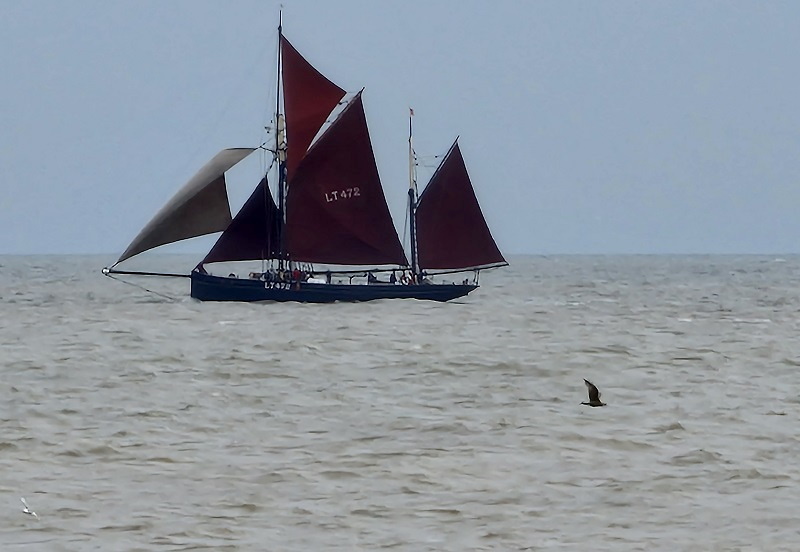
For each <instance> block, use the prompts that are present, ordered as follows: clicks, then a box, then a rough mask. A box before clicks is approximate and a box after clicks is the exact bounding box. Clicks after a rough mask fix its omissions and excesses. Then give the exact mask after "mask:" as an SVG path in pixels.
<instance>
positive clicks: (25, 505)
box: [20, 497, 39, 519]
mask: <svg viewBox="0 0 800 552" xmlns="http://www.w3.org/2000/svg"><path fill="white" fill-rule="evenodd" d="M20 500H21V501H22V506H23V508H22V513H23V514H28V515H29V516H33V517H35V518H36V519H39V516H37V515H36V512H34V511H33V510H31V509H30V508H29V507H28V503H27V502H25V499H24V498H22V497H20Z"/></svg>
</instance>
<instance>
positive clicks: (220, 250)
mask: <svg viewBox="0 0 800 552" xmlns="http://www.w3.org/2000/svg"><path fill="white" fill-rule="evenodd" d="M280 224H281V218H280V213H278V208H277V207H276V206H275V201H274V200H273V199H272V194H271V193H270V191H269V188H268V187H267V179H266V178H264V179H262V180H261V182H260V183H259V184H258V186H256V189H255V191H253V193H252V194H251V195H250V198H249V199H248V200H247V201H246V202H245V204H244V205H243V206H242V209H241V210H240V211H239V212H238V213H237V214H236V216H235V217H234V218H233V220H232V221H231V223H230V224H229V225H228V228H226V229H225V231H224V232H223V233H222V235H221V236H220V237H219V239H218V240H217V243H215V244H214V247H212V248H211V251H209V252H208V255H206V258H205V259H203V262H202V263H200V264H205V263H219V262H223V261H252V260H259V259H274V258H277V257H278V255H279V254H280Z"/></svg>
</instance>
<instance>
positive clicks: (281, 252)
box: [103, 24, 508, 303]
mask: <svg viewBox="0 0 800 552" xmlns="http://www.w3.org/2000/svg"><path fill="white" fill-rule="evenodd" d="M278 37H279V46H278V63H277V66H278V67H277V74H278V79H277V82H278V86H277V94H276V97H277V101H276V118H275V122H276V124H275V125H274V128H275V134H274V144H275V147H274V149H267V148H265V147H263V146H262V148H261V149H265V150H266V151H268V152H269V153H270V154H271V156H272V161H273V165H275V166H276V167H277V170H276V171H275V172H277V190H276V194H275V196H276V197H277V201H276V200H275V198H274V197H273V193H272V191H271V190H270V187H269V184H268V179H267V176H266V175H265V176H264V177H263V178H262V179H261V181H260V182H259V184H258V185H257V186H256V188H255V190H254V191H253V192H252V194H251V196H250V197H249V199H248V200H247V201H246V202H245V203H244V205H243V206H242V208H241V210H240V211H239V212H238V213H237V214H236V216H235V217H232V215H231V209H230V204H229V201H228V193H227V188H226V180H225V175H226V173H227V172H228V171H229V170H230V169H232V168H233V167H234V166H235V165H237V164H238V163H239V162H241V161H242V160H244V159H245V158H246V157H247V156H249V155H250V154H251V153H253V151H255V150H256V149H259V148H233V149H225V150H222V151H221V152H219V153H218V154H217V155H215V156H214V157H213V158H212V159H211V160H210V161H209V162H208V163H206V165H205V166H203V167H202V168H201V169H200V171H199V172H198V173H197V174H196V175H195V176H194V177H192V178H191V179H190V180H189V182H187V183H186V184H185V185H184V186H183V187H182V188H181V189H180V190H178V192H177V193H176V194H175V195H174V196H173V197H172V199H170V200H169V201H168V202H167V203H166V204H165V205H164V206H163V207H162V208H161V210H160V211H159V212H158V213H156V215H155V216H154V217H153V219H152V220H151V221H150V222H149V223H148V224H147V225H146V226H145V227H144V228H143V229H142V231H141V232H140V233H139V234H138V235H137V236H136V237H135V238H134V240H133V241H132V242H131V244H130V245H129V246H128V247H127V249H126V250H125V251H124V252H123V253H122V255H121V256H120V257H119V259H118V260H117V262H116V263H114V265H113V266H111V267H110V268H105V269H103V273H104V274H106V275H109V276H110V275H115V274H139V275H161V276H182V277H188V278H190V279H191V296H192V297H194V298H196V299H199V300H202V301H300V302H311V303H324V302H333V301H368V300H374V299H394V298H414V299H430V300H436V301H448V300H451V299H455V298H457V297H463V296H464V295H467V294H468V293H470V292H471V291H473V290H475V289H477V287H478V276H479V273H480V270H482V269H487V268H495V267H499V266H504V265H507V264H508V263H507V262H506V261H505V259H504V258H503V255H502V254H501V253H500V250H499V249H498V248H497V245H496V244H495V241H494V239H493V238H492V235H491V233H490V231H489V228H488V226H487V224H486V220H485V219H484V217H483V214H482V212H481V209H480V206H479V205H478V201H477V199H476V197H475V192H474V190H473V187H472V183H471V182H470V178H469V175H468V174H467V169H466V166H465V164H464V159H463V157H462V155H461V151H460V149H459V147H458V141H457V140H456V142H455V143H453V145H452V146H451V147H450V149H449V151H448V152H447V155H445V156H444V158H443V160H442V162H441V164H440V165H439V167H438V168H437V169H436V171H435V172H434V174H433V176H432V177H431V179H430V181H429V182H428V185H427V186H426V188H425V190H424V191H423V192H422V193H421V194H418V193H417V184H416V176H415V174H416V169H415V167H416V163H415V154H414V149H413V144H412V125H411V120H412V118H411V116H410V117H409V141H408V143H409V190H408V213H409V229H410V247H409V250H410V258H411V262H410V263H409V261H408V257H407V256H406V253H405V250H404V248H403V245H402V243H401V241H400V239H399V238H398V235H397V231H396V229H395V227H394V223H393V221H392V217H391V214H390V212H389V208H388V206H387V204H386V198H385V196H384V193H383V188H382V186H381V182H380V178H379V176H378V170H377V166H376V163H375V157H374V155H373V151H372V144H371V141H370V136H369V131H368V128H367V120H366V115H365V112H364V105H363V102H362V92H363V90H362V91H361V92H358V93H357V94H355V95H354V96H353V97H352V98H350V99H349V100H345V99H344V98H345V96H346V95H347V94H346V92H345V91H344V90H343V89H342V88H340V87H339V86H337V85H336V84H334V83H333V82H331V81H330V80H328V79H327V78H326V77H325V76H323V75H322V74H321V73H320V72H319V71H317V70H316V69H315V68H314V67H313V66H312V65H311V64H310V63H309V62H308V61H306V59H305V58H303V56H302V55H301V54H300V53H299V52H298V51H297V50H296V49H295V48H294V46H292V44H291V43H290V42H289V41H288V40H287V39H286V37H285V36H284V35H283V30H282V26H281V25H280V24H279V26H278ZM342 105H343V107H342ZM339 108H341V109H339ZM335 111H338V115H337V116H335V117H333V121H332V122H331V123H330V125H329V126H328V127H327V128H326V129H324V130H323V131H322V132H320V131H321V130H322V128H323V126H324V125H325V123H326V122H327V121H328V119H329V118H330V117H331V115H332V113H334V112H335ZM411 115H413V112H411ZM315 138H316V140H315ZM269 172H270V169H267V171H266V173H269ZM215 232H222V234H221V235H220V236H219V239H218V240H217V242H216V243H215V244H214V246H213V247H212V248H211V250H210V251H209V252H208V254H207V255H206V256H205V258H203V260H202V261H200V263H199V264H198V265H197V266H196V267H195V268H194V269H193V270H192V271H191V273H190V274H188V275H179V274H164V273H154V272H146V273H145V272H135V271H127V270H120V269H117V268H116V267H117V265H118V264H119V263H121V262H123V261H125V260H127V259H130V258H131V257H133V256H135V255H138V254H140V253H143V252H145V251H148V250H150V249H153V248H155V247H158V246H161V245H166V244H169V243H173V242H176V241H180V240H184V239H188V238H192V237H196V236H201V235H206V234H210V233H215ZM233 261H261V262H262V270H260V271H258V272H251V273H250V275H249V277H237V276H236V275H235V274H228V275H224V274H223V275H215V274H212V273H211V272H209V268H210V267H212V266H213V265H214V264H215V263H222V262H233ZM314 263H317V268H316V269H315V267H314ZM319 265H324V266H325V268H324V269H322V270H320V268H319ZM364 266H367V267H371V268H369V269H364V268H362V267H364ZM332 267H333V268H332ZM341 267H348V268H346V269H345V268H341ZM350 267H359V268H357V269H352V268H350ZM466 271H474V278H473V279H472V281H470V280H469V279H468V278H467V279H464V280H461V281H459V282H451V283H444V282H437V283H433V282H432V281H431V280H430V278H432V277H433V276H434V275H436V277H437V278H441V275H442V274H452V273H459V272H466ZM389 273H390V274H391V277H390V278H388V281H387V280H386V279H384V280H383V281H381V280H380V279H379V278H378V276H377V275H382V276H384V278H386V275H387V274H389ZM398 274H399V275H400V277H399V279H398V278H397V275H398ZM334 278H336V281H335V282H334Z"/></svg>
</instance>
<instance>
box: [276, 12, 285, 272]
mask: <svg viewBox="0 0 800 552" xmlns="http://www.w3.org/2000/svg"><path fill="white" fill-rule="evenodd" d="M282 45H283V11H282V10H281V11H278V78H277V79H276V87H277V92H276V93H275V155H276V157H277V158H278V215H279V217H280V221H281V223H280V224H279V232H278V243H279V250H280V251H279V256H278V268H279V269H280V270H283V268H284V263H283V261H284V257H285V251H286V236H285V232H284V227H285V224H286V204H285V198H286V135H285V125H286V123H285V120H284V118H283V117H282V116H281V59H282V52H281V49H282Z"/></svg>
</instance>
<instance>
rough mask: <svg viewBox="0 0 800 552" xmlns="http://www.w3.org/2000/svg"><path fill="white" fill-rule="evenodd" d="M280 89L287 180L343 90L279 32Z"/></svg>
mask: <svg viewBox="0 0 800 552" xmlns="http://www.w3.org/2000/svg"><path fill="white" fill-rule="evenodd" d="M281 51H282V54H283V55H282V59H283V91H284V107H285V109H286V128H287V132H288V141H289V147H288V151H287V153H286V178H287V180H288V181H290V182H291V180H292V178H293V177H294V173H295V170H296V169H297V166H298V165H299V164H300V160H301V159H303V156H304V155H305V154H306V151H307V150H308V146H309V145H310V144H311V141H312V140H313V139H314V136H316V135H317V132H319V129H320V128H322V125H323V124H324V123H325V120H326V119H327V118H328V115H330V114H331V112H332V111H333V108H335V107H336V105H337V104H338V103H339V101H340V100H341V99H342V98H343V97H344V95H345V91H344V90H342V89H341V88H339V87H338V86H336V85H335V84H334V83H332V82H331V81H329V80H328V79H327V78H325V76H324V75H322V74H321V73H320V72H319V71H317V70H316V69H315V68H314V67H313V66H312V65H311V64H310V63H308V61H306V60H305V58H303V56H301V55H300V53H299V52H298V51H297V50H296V49H295V48H294V46H292V44H291V43H290V42H289V41H288V40H286V38H285V37H283V35H281Z"/></svg>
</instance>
